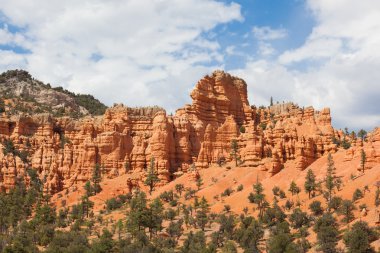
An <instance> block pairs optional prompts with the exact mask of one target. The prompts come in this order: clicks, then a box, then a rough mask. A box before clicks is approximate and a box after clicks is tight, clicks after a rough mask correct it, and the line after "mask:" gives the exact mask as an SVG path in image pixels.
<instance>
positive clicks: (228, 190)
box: [221, 188, 234, 197]
mask: <svg viewBox="0 0 380 253" xmlns="http://www.w3.org/2000/svg"><path fill="white" fill-rule="evenodd" d="M233 192H234V190H232V189H231V188H227V189H225V190H224V192H223V193H222V194H221V195H222V197H225V196H230V195H231V194H232V193H233Z"/></svg>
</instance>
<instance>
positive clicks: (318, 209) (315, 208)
mask: <svg viewBox="0 0 380 253" xmlns="http://www.w3.org/2000/svg"><path fill="white" fill-rule="evenodd" d="M309 209H310V210H311V211H312V212H313V214H314V215H315V216H319V215H321V214H322V213H323V208H322V204H321V201H318V200H314V201H313V202H311V203H310V205H309Z"/></svg>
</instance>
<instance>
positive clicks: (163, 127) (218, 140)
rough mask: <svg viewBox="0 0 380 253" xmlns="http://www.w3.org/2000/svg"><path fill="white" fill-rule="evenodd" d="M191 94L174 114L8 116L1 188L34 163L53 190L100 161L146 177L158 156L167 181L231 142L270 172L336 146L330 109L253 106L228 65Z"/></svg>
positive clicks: (222, 157)
mask: <svg viewBox="0 0 380 253" xmlns="http://www.w3.org/2000/svg"><path fill="white" fill-rule="evenodd" d="M191 98H192V104H190V105H186V106H184V108H181V109H178V110H177V111H176V113H175V115H173V116H168V115H167V114H166V112H165V110H164V109H162V108H159V107H149V108H129V107H125V106H123V105H115V106H113V107H112V108H109V109H107V110H106V112H105V114H104V115H103V116H86V117H82V118H80V119H73V118H70V117H53V116H51V115H50V114H37V115H33V116H25V115H24V116H22V115H18V116H9V115H6V114H3V116H2V117H1V118H0V138H1V141H2V143H3V144H2V145H3V146H4V147H5V143H6V142H7V141H8V140H11V142H12V143H13V144H14V150H11V152H4V153H0V188H1V189H3V190H7V189H9V188H11V187H13V186H14V185H15V183H16V181H17V180H18V179H24V180H25V181H26V182H28V173H27V169H28V168H32V169H34V170H36V171H37V172H38V175H39V176H40V178H41V179H43V180H45V181H46V188H47V190H49V191H50V192H52V193H54V192H58V191H61V190H63V189H65V188H68V187H70V186H72V185H74V184H78V183H83V182H85V181H87V180H89V179H90V178H91V175H92V171H93V168H94V166H95V164H99V165H100V166H101V170H102V177H103V178H114V177H118V176H120V175H123V174H129V175H130V177H131V178H134V179H137V181H139V182H141V180H143V178H144V177H145V174H146V171H147V168H148V166H150V161H151V159H152V158H154V169H155V170H156V171H157V172H158V174H159V177H160V179H161V184H164V183H165V182H168V181H170V180H172V179H173V178H174V177H175V175H178V174H181V173H185V172H187V171H188V170H189V169H190V168H192V170H194V166H195V168H196V169H201V168H207V167H208V166H209V165H210V164H213V163H221V162H224V161H227V162H228V161H231V160H232V157H231V155H230V154H231V141H232V140H236V141H237V143H238V159H239V165H240V166H246V167H252V169H257V170H261V171H267V173H270V175H274V174H276V173H278V172H279V171H280V170H281V169H282V168H283V166H284V164H285V163H286V162H287V161H289V160H294V161H295V163H296V167H297V169H299V170H303V169H305V168H306V167H307V166H308V165H310V164H311V163H312V162H313V161H315V160H316V159H318V158H319V157H321V156H323V154H324V153H326V152H330V151H335V150H336V149H337V147H336V145H335V144H334V143H333V138H334V137H335V136H336V135H337V133H336V131H334V129H333V128H332V126H331V117H330V110H329V109H328V108H326V109H323V110H321V111H315V110H314V109H313V108H312V107H307V108H300V107H298V106H297V105H295V104H292V103H286V104H281V105H274V106H271V107H266V108H264V107H261V108H257V107H255V106H250V105H249V102H248V98H247V84H246V83H245V82H244V80H242V79H240V78H237V77H233V76H231V75H230V74H228V73H225V72H223V71H215V72H214V73H212V75H210V76H206V77H204V78H203V79H201V80H200V81H199V82H198V83H197V84H196V86H195V88H194V90H193V91H192V93H191ZM378 137H379V134H378V133H375V134H374V135H373V137H371V143H372V144H371V145H372V146H368V147H367V146H366V149H367V150H368V152H369V153H370V152H372V153H374V152H375V153H374V154H373V155H372V153H371V155H370V156H369V158H370V159H373V160H376V161H378V159H379V155H378V154H377V153H376V152H377V151H373V150H372V149H371V147H373V146H374V145H379V138H378ZM377 150H379V149H378V148H377ZM5 153H7V154H5ZM26 154H27V155H26ZM352 155H356V154H355V152H353V154H352ZM371 161H372V160H371ZM136 184H138V182H137V183H136Z"/></svg>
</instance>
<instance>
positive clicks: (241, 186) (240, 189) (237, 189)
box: [236, 184, 244, 192]
mask: <svg viewBox="0 0 380 253" xmlns="http://www.w3.org/2000/svg"><path fill="white" fill-rule="evenodd" d="M243 188H244V186H243V185H242V184H240V185H239V186H238V187H237V188H236V191H238V192H240V191H242V190H243Z"/></svg>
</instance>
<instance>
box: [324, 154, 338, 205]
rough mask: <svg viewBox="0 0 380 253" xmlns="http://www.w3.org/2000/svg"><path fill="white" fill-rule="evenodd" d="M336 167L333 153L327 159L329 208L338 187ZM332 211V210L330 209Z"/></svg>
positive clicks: (327, 197) (326, 183) (326, 184)
mask: <svg viewBox="0 0 380 253" xmlns="http://www.w3.org/2000/svg"><path fill="white" fill-rule="evenodd" d="M335 170H336V169H335V165H334V160H333V158H332V155H331V153H329V154H328V157H327V175H326V181H325V186H326V190H327V191H326V194H325V195H326V199H327V203H328V206H330V202H331V199H332V197H333V193H334V188H335V187H336V176H335ZM328 210H329V211H330V208H329V209H328Z"/></svg>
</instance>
